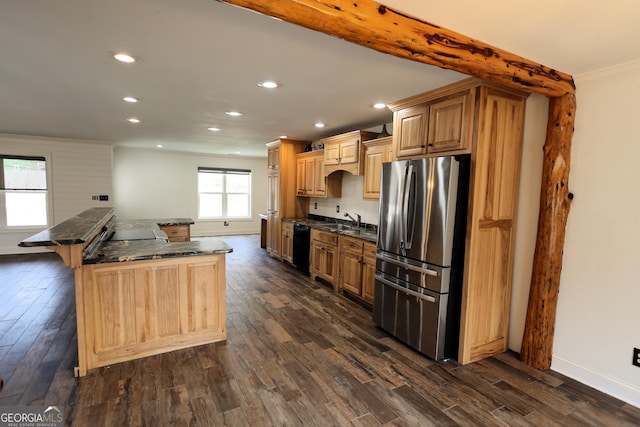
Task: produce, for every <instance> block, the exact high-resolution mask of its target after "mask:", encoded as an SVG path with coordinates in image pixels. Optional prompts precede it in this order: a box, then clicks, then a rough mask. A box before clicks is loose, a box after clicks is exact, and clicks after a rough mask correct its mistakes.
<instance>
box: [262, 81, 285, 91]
mask: <svg viewBox="0 0 640 427" xmlns="http://www.w3.org/2000/svg"><path fill="white" fill-rule="evenodd" d="M258 86H260V87H264V88H267V89H275V88H277V87H279V86H280V85H279V84H278V83H276V82H272V81H270V80H267V81H264V82H259V83H258Z"/></svg>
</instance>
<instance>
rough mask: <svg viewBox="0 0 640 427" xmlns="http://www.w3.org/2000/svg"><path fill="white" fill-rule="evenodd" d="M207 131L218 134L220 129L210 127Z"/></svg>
mask: <svg viewBox="0 0 640 427" xmlns="http://www.w3.org/2000/svg"><path fill="white" fill-rule="evenodd" d="M207 129H208V130H210V131H211V132H218V131H219V130H220V128H216V127H210V128H207Z"/></svg>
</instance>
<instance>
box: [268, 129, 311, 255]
mask: <svg viewBox="0 0 640 427" xmlns="http://www.w3.org/2000/svg"><path fill="white" fill-rule="evenodd" d="M306 144H307V143H306V142H302V141H292V140H288V139H278V140H276V141H273V142H269V143H267V252H268V253H269V254H271V255H273V256H276V257H281V255H282V242H281V241H280V239H281V236H282V232H281V231H282V218H287V217H289V218H299V217H306V216H307V213H308V211H309V203H308V200H305V199H299V198H298V197H296V154H298V153H301V152H302V151H304V147H305V146H306Z"/></svg>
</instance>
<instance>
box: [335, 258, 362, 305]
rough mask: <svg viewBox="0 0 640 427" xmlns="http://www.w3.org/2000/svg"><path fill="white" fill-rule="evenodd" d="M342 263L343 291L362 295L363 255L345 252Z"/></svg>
mask: <svg viewBox="0 0 640 427" xmlns="http://www.w3.org/2000/svg"><path fill="white" fill-rule="evenodd" d="M340 262H341V263H342V289H344V290H345V291H347V292H351V293H352V294H355V295H357V296H360V294H361V284H362V255H360V254H356V253H354V252H348V251H345V252H343V253H342V257H341V259H340Z"/></svg>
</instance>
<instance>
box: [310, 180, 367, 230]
mask: <svg viewBox="0 0 640 427" xmlns="http://www.w3.org/2000/svg"><path fill="white" fill-rule="evenodd" d="M334 173H335V172H334ZM363 186H364V178H363V177H362V176H354V175H351V174H350V173H347V172H344V173H343V175H342V197H341V198H336V199H320V198H315V197H312V198H311V200H309V213H310V214H312V215H322V216H326V217H329V218H338V219H341V220H347V221H349V218H347V217H345V216H344V214H345V213H349V214H350V215H351V216H352V217H354V218H356V216H355V214H359V215H360V216H361V217H362V222H366V223H368V224H378V201H377V200H364V199H363V198H362V191H363ZM314 203H317V204H318V206H317V208H315V206H314ZM336 206H340V212H336Z"/></svg>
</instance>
